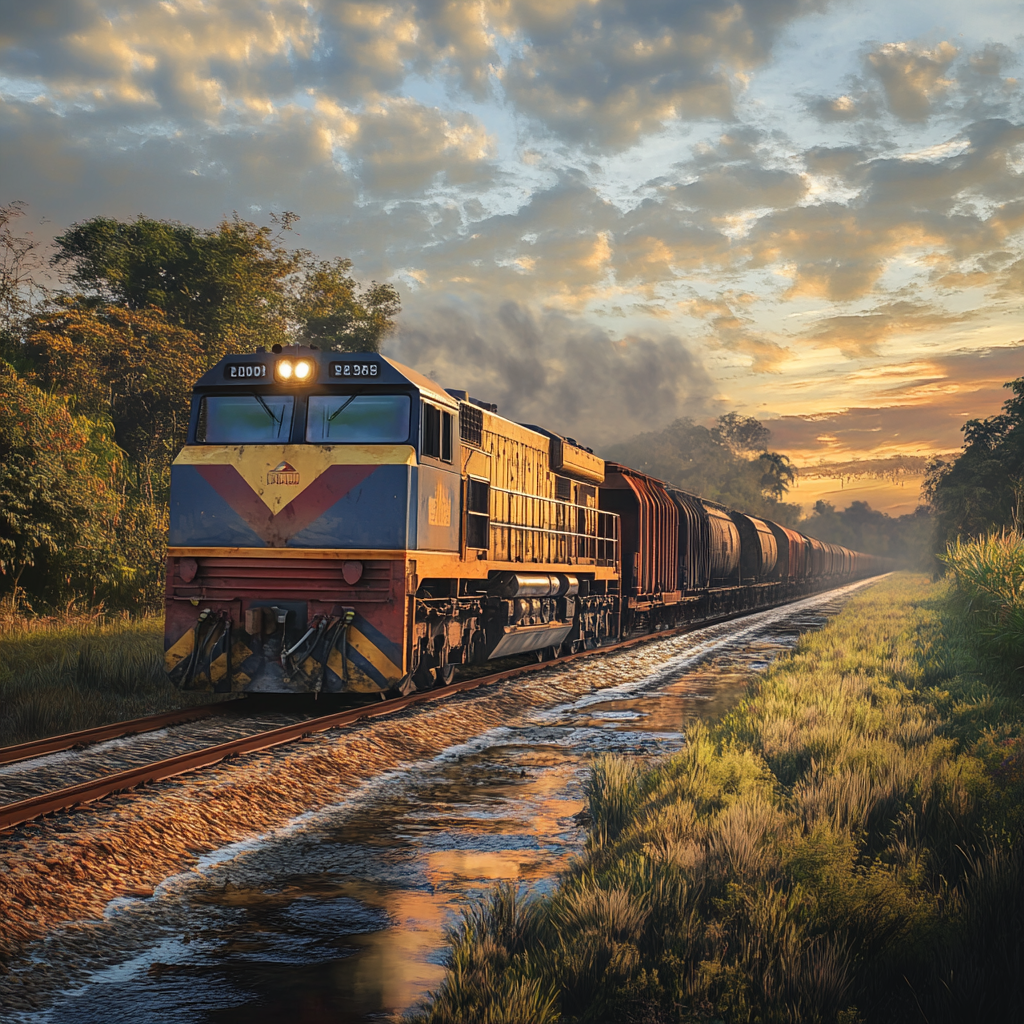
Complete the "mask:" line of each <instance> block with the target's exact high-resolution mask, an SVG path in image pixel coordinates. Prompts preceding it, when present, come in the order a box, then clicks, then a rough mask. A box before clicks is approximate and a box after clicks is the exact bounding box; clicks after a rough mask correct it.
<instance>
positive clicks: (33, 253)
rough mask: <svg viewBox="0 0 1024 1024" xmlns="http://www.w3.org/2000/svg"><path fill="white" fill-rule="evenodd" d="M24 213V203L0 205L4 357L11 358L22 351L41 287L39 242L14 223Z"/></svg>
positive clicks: (0, 338) (0, 333)
mask: <svg viewBox="0 0 1024 1024" xmlns="http://www.w3.org/2000/svg"><path fill="white" fill-rule="evenodd" d="M24 215H25V204H24V203H8V204H7V205H0V359H6V360H9V361H15V360H16V358H17V356H18V355H19V354H20V353H19V348H18V341H19V338H20V333H21V324H22V322H23V321H24V319H25V317H26V316H27V315H28V314H29V313H30V311H31V309H32V305H33V303H32V299H33V298H34V297H35V296H36V295H37V294H38V292H39V291H40V289H39V287H38V286H37V285H36V284H35V282H34V280H33V276H32V275H33V273H34V272H35V271H37V270H38V269H39V268H40V266H41V259H40V254H39V243H38V242H37V241H36V240H35V239H33V238H31V237H29V236H25V235H17V234H15V233H14V229H13V226H12V225H13V224H14V222H15V221H16V220H17V219H18V218H19V217H23V216H24Z"/></svg>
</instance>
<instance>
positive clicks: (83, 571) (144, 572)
mask: <svg viewBox="0 0 1024 1024" xmlns="http://www.w3.org/2000/svg"><path fill="white" fill-rule="evenodd" d="M111 433H112V431H111V428H110V424H109V423H108V422H105V421H103V420H102V419H91V418H89V417H86V416H76V415H74V414H73V413H72V412H71V411H70V409H69V408H68V403H67V402H66V401H65V400H64V399H62V398H60V397H58V396H56V395H51V394H48V393H47V392H45V391H42V390H40V389H39V388H37V387H34V386H33V385H31V384H29V383H28V382H27V381H25V380H23V379H21V378H20V377H18V375H17V374H16V373H15V372H14V370H13V369H12V368H11V367H10V366H9V365H8V364H6V363H0V594H4V596H5V597H6V599H7V600H8V601H17V600H19V599H24V598H25V596H26V595H31V599H32V600H35V601H38V602H41V603H42V604H43V605H48V606H51V607H53V606H58V605H63V604H65V603H66V602H68V601H73V600H75V599H76V598H79V597H84V598H86V599H87V600H89V601H90V602H91V603H93V604H95V603H97V602H104V601H105V602H107V603H108V604H109V605H111V606H116V607H125V606H126V605H127V606H133V605H135V604H137V603H138V602H140V601H141V602H143V603H144V604H145V603H149V602H152V601H153V599H154V597H155V593H156V592H158V589H159V579H160V565H161V562H162V558H163V550H164V548H163V545H164V532H165V530H166V520H165V518H164V517H163V515H162V512H161V510H160V509H159V507H158V506H156V505H155V503H154V502H152V501H149V502H147V501H144V500H142V499H141V497H140V495H139V494H138V491H137V489H136V490H135V491H132V490H131V489H130V484H131V479H130V477H129V476H128V473H129V470H128V468H127V467H126V466H125V464H124V459H123V453H122V452H121V450H120V449H119V448H117V446H116V445H115V444H114V443H113V440H112V438H111Z"/></svg>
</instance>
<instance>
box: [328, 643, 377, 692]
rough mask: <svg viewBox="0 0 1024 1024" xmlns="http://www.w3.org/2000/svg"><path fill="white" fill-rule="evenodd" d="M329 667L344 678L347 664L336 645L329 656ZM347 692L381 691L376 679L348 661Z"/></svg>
mask: <svg viewBox="0 0 1024 1024" xmlns="http://www.w3.org/2000/svg"><path fill="white" fill-rule="evenodd" d="M327 667H328V668H329V669H330V670H331V671H332V672H333V673H334V674H335V675H336V676H337V677H338V678H339V679H343V678H345V676H344V674H343V673H344V669H345V666H344V664H343V662H342V657H341V651H339V650H338V649H337V648H336V647H335V648H334V649H333V650H332V651H331V653H330V654H329V655H328V656H327ZM345 686H346V692H348V691H351V692H353V693H380V692H381V689H380V684H379V683H378V682H377V680H376V679H371V678H370V677H369V676H368V675H367V674H366V673H365V672H363V671H362V669H360V668H359V666H358V665H353V664H352V662H351V661H350V662H349V663H348V681H347V683H346V684H345Z"/></svg>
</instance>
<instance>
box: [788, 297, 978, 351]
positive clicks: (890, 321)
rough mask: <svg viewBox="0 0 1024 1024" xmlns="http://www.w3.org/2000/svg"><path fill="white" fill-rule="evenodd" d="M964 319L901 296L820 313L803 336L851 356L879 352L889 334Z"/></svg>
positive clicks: (928, 328)
mask: <svg viewBox="0 0 1024 1024" xmlns="http://www.w3.org/2000/svg"><path fill="white" fill-rule="evenodd" d="M965 319H967V316H965V315H964V314H951V313H946V312H944V311H943V310H941V309H936V308H935V307H933V306H929V305H926V304H924V303H917V302H908V301H906V300H902V301H897V302H887V303H883V304H882V305H879V306H876V307H875V308H874V309H872V310H871V311H870V312H866V313H848V314H842V315H839V316H828V317H822V318H821V319H819V320H818V321H817V322H816V323H815V324H814V326H813V328H811V329H810V330H809V331H807V332H805V334H804V337H806V338H808V339H810V340H811V341H813V342H816V343H817V344H819V345H822V346H828V347H835V348H837V349H839V351H840V352H842V353H843V355H845V356H847V357H848V358H851V359H852V358H856V357H859V356H864V355H869V354H874V353H876V352H878V350H879V346H880V345H881V344H882V342H885V341H888V340H890V339H891V338H894V337H903V336H905V335H908V334H918V333H921V332H922V331H929V332H931V331H936V330H938V329H940V328H943V327H948V326H950V325H951V324H956V323H962V322H963V321H964V320H965Z"/></svg>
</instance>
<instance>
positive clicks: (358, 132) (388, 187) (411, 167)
mask: <svg viewBox="0 0 1024 1024" xmlns="http://www.w3.org/2000/svg"><path fill="white" fill-rule="evenodd" d="M349 120H350V122H351V123H352V125H353V128H354V130H353V131H352V134H351V136H350V138H349V139H348V140H346V141H347V145H346V149H347V151H348V155H349V158H350V159H351V160H352V161H353V162H354V164H355V166H356V168H357V172H358V174H359V177H360V179H361V181H362V183H363V184H364V186H366V187H367V188H369V189H370V190H372V191H373V192H374V193H376V194H377V195H381V196H391V195H405V196H408V195H410V194H416V193H418V192H421V191H422V190H424V189H425V188H427V187H428V186H429V185H431V184H433V183H435V182H439V183H440V182H443V183H445V184H454V185H466V184H470V183H472V184H474V185H476V186H483V185H486V184H487V182H488V179H489V178H490V176H491V174H492V173H493V167H492V159H493V157H494V152H495V141H494V139H492V138H491V137H490V136H489V135H488V134H487V132H486V131H485V130H484V128H483V126H482V125H481V124H480V122H479V121H477V120H476V118H474V117H471V116H470V115H469V114H461V113H455V114H445V113H444V112H443V111H441V110H439V109H438V108H436V107H425V106H423V105H422V104H419V103H415V102H413V101H412V100H407V99H397V100H390V101H388V102H386V103H381V104H378V105H376V106H375V107H373V108H372V109H370V110H368V111H367V112H365V113H363V114H361V115H350V117H349Z"/></svg>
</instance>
